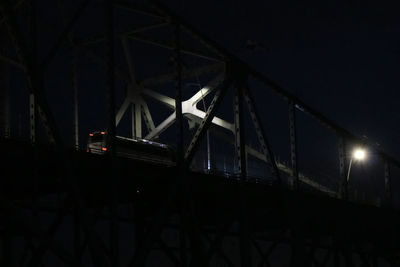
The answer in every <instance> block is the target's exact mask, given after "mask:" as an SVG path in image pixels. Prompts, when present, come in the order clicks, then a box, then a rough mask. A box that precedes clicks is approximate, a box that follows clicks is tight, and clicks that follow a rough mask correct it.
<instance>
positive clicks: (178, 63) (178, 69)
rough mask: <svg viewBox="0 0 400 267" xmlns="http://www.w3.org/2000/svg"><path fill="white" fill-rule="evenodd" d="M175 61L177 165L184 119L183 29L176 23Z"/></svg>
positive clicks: (179, 162)
mask: <svg viewBox="0 0 400 267" xmlns="http://www.w3.org/2000/svg"><path fill="white" fill-rule="evenodd" d="M174 26H175V27H174V38H175V39H174V42H175V47H174V61H175V113H176V122H175V123H176V127H177V132H176V137H177V138H176V148H177V150H176V152H177V165H178V166H181V165H182V162H183V124H182V121H183V118H182V58H181V40H180V39H181V36H180V35H181V29H180V25H179V24H178V23H177V22H175V25H174Z"/></svg>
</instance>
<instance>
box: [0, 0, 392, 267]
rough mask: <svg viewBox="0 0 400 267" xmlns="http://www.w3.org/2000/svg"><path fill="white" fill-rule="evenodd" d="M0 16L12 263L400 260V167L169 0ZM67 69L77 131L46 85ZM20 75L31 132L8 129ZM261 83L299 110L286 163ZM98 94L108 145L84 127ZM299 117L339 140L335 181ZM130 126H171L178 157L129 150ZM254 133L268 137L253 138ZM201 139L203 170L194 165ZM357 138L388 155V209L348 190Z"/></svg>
mask: <svg viewBox="0 0 400 267" xmlns="http://www.w3.org/2000/svg"><path fill="white" fill-rule="evenodd" d="M56 2H57V3H56ZM53 9H55V10H53ZM44 14H47V15H49V14H51V16H47V17H46V16H45V15H44ZM0 15H1V17H0V32H1V44H2V45H1V50H0V61H1V65H0V71H1V74H0V80H1V81H0V82H1V84H0V86H1V87H2V88H5V89H2V91H1V97H2V104H3V105H2V106H3V109H2V113H1V115H2V140H1V149H2V153H3V154H6V155H7V157H6V159H5V160H4V161H3V162H2V164H3V166H2V168H1V169H2V173H1V177H2V185H1V187H2V191H1V210H0V212H1V213H0V214H1V216H2V220H1V222H0V234H1V241H2V243H1V251H2V252H1V259H0V264H1V265H2V266H54V265H57V266H58V265H59V266H246V267H247V266H274V265H277V266H284V264H286V265H287V266H289V265H290V266H357V265H359V266H380V264H386V263H388V264H392V265H391V266H396V265H395V264H398V258H397V257H398V251H399V246H400V243H399V241H400V239H399V238H400V236H399V232H398V230H397V224H398V222H399V219H400V218H399V216H398V214H397V212H395V211H394V210H393V208H392V190H391V176H390V170H391V169H392V168H399V167H400V163H399V162H398V161H397V160H396V159H394V158H392V157H391V156H389V155H388V154H386V153H385V152H384V151H382V150H381V149H380V148H379V147H377V146H376V145H374V144H372V143H369V142H368V141H366V140H364V139H361V138H358V137H356V136H354V135H352V134H351V133H350V132H348V131H347V130H345V129H344V128H342V127H340V126H339V125H338V124H336V123H334V122H333V121H331V120H329V119H327V118H326V117H325V116H323V115H322V114H320V113H319V112H318V111H317V110H315V109H313V108H311V107H309V106H308V105H306V104H305V103H304V102H302V101H301V100H300V99H298V98H297V97H295V96H294V95H292V94H290V93H289V92H287V91H286V90H284V89H283V88H282V87H280V86H279V85H278V84H276V83H275V82H273V81H272V80H271V79H269V78H268V77H267V76H265V75H264V74H262V73H260V72H258V71H256V70H255V69H253V68H252V67H250V66H249V65H248V64H246V62H243V61H242V60H240V59H239V58H237V57H236V56H235V55H233V54H231V53H230V52H229V51H227V50H226V49H224V48H223V47H221V46H220V45H219V44H217V43H216V42H214V41H212V40H210V39H209V38H207V37H206V36H205V35H204V34H202V33H201V32H199V31H198V30H196V29H195V28H194V27H192V26H191V25H190V24H189V23H187V22H186V21H185V20H184V19H182V18H181V17H180V16H178V15H176V14H174V12H173V11H171V10H170V9H168V7H166V6H164V5H163V4H161V3H158V2H156V1H150V2H149V3H147V2H146V3H142V2H140V1H125V0H103V1H100V0H99V1H96V0H92V1H89V0H82V1H74V3H69V2H67V1H65V2H64V1H62V0H59V1H55V3H48V1H39V0H20V1H16V2H13V1H9V0H2V1H0ZM49 17H51V18H49ZM139 50H140V51H141V52H136V53H135V51H139ZM66 61H68V62H67V64H66ZM83 65H84V66H83ZM65 66H67V68H68V71H66V70H65ZM94 69H95V70H96V74H87V75H88V76H84V75H85V74H84V73H86V72H87V73H89V72H91V71H93V70H94ZM160 69H161V71H159V70H160ZM54 70H57V72H56V74H55V72H54ZM166 70H167V71H166ZM65 73H67V74H65ZM99 73H101V74H100V75H99ZM58 75H59V76H58ZM64 76H65V77H67V80H68V82H67V83H68V90H69V91H70V92H72V93H71V94H70V95H71V100H70V101H69V102H68V101H67V103H68V106H70V107H72V108H71V109H70V111H71V112H70V113H71V114H72V115H71V118H72V122H73V127H72V128H73V134H72V135H69V134H67V135H66V134H64V132H63V131H62V130H60V128H63V123H64V122H63V121H62V119H60V115H59V114H56V112H54V109H55V108H54V105H51V104H52V103H51V101H52V98H51V97H50V96H49V95H52V93H55V94H56V95H57V97H58V98H60V97H61V95H62V94H63V93H62V92H61V90H59V92H56V91H57V88H55V89H53V88H49V87H51V86H50V85H54V81H55V82H56V83H59V84H61V83H64V82H65V80H63V79H64V78H65V77H64ZM89 79H91V80H96V81H95V82H93V83H87V82H86V81H85V80H89ZM13 80H15V81H17V80H18V81H21V80H23V81H24V82H25V87H26V89H27V92H28V94H27V95H28V96H29V97H26V99H27V101H26V102H27V103H28V101H29V109H28V110H29V121H27V124H28V125H29V142H26V140H16V139H15V138H13V135H12V132H13V131H10V128H12V126H11V122H10V121H12V120H15V118H14V116H13V114H12V112H10V106H11V105H12V104H11V101H10V97H13V93H12V92H9V91H10V89H9V88H11V86H10V83H11V81H13ZM193 80H194V81H196V83H195V86H192V87H194V88H191V89H190V90H189V89H187V88H186V87H187V85H188V84H189V87H190V83H189V82H193ZM200 80H201V81H202V82H200ZM203 81H207V82H204V83H203ZM250 81H257V82H258V83H259V84H261V85H262V87H264V88H268V89H269V90H272V91H273V92H274V93H276V94H277V95H278V96H279V97H280V98H281V99H283V100H284V101H285V103H286V105H287V118H288V122H289V127H288V132H287V135H288V137H289V138H288V147H290V151H289V155H290V164H284V163H282V162H280V161H278V160H277V158H276V155H275V154H274V152H273V149H272V146H271V143H270V139H269V138H268V131H267V130H268V129H267V128H266V127H265V125H264V124H263V122H262V116H261V115H262V114H261V113H260V112H259V111H258V109H257V105H256V100H255V97H254V91H253V88H251V83H250ZM99 84H101V86H100V85H99ZM60 87H61V85H60ZM86 87H88V88H86ZM89 87H90V88H89ZM7 90H8V91H7ZM86 91H90V92H91V94H94V95H105V96H106V97H105V99H106V101H105V102H104V103H99V104H100V105H102V104H104V106H105V107H106V108H105V118H102V123H103V126H104V128H105V129H107V133H108V135H107V137H108V139H109V140H108V142H109V144H110V147H109V151H108V153H107V154H106V155H93V154H90V153H86V152H84V151H82V148H83V144H82V141H81V137H82V133H81V132H82V130H81V129H82V128H83V127H84V125H83V126H82V124H84V123H86V122H85V120H83V119H80V118H81V117H82V116H85V112H87V109H85V108H84V107H82V104H81V103H82V101H81V97H80V95H82V94H83V93H84V92H86ZM121 91H123V92H124V93H123V95H122V97H121V96H120V92H121ZM53 96H54V95H53ZM24 97H25V96H24ZM18 98H23V97H21V96H19V97H18ZM61 98H62V97H61ZM94 99H96V98H94ZM119 99H121V101H119ZM18 100H20V99H18ZM20 102H21V103H24V101H22V100H21V101H20ZM119 102H120V103H119ZM227 102H229V103H228V104H226V103H227ZM96 105H98V104H97V103H92V105H90V106H96ZM159 106H162V107H159ZM226 106H228V108H226ZM164 109H165V110H167V111H165V112H164ZM227 109H229V111H227ZM299 113H301V114H306V115H307V116H308V117H310V118H312V120H314V121H316V122H318V123H319V124H320V125H322V126H323V127H326V128H327V129H328V130H329V131H330V132H331V133H333V134H334V135H335V136H337V139H338V141H339V142H338V143H339V147H338V151H339V153H338V154H339V155H338V158H339V164H340V166H339V170H340V177H339V183H340V188H339V190H336V189H332V188H330V187H328V186H324V185H323V184H321V183H318V181H317V180H316V179H314V178H311V177H309V176H307V175H305V174H303V173H301V172H300V171H299V169H298V165H299V164H298V157H299V155H298V154H299V153H298V144H297V143H298V141H297V137H298V133H297V127H298V126H297V121H296V120H297V115H298V114H299ZM227 114H228V115H227ZM156 117H157V118H156ZM124 118H125V126H124ZM127 119H128V120H129V119H130V120H129V121H127ZM87 120H88V119H87ZM93 120H94V119H93ZM88 121H89V120H88ZM186 123H188V125H189V127H186V126H185V125H186ZM126 125H128V126H129V128H130V134H131V137H132V138H134V139H142V138H144V139H146V140H158V139H159V140H163V139H162V136H168V135H169V136H171V135H172V136H173V140H174V141H173V145H174V147H175V148H176V166H173V167H165V166H164V167H163V166H158V165H154V164H152V163H150V162H142V161H135V160H130V159H126V158H121V157H117V156H116V149H115V144H114V142H115V136H116V135H117V133H119V132H120V131H123V130H124V129H123V128H126ZM10 132H11V133H10ZM250 134H254V136H255V140H256V141H257V145H256V147H257V148H254V147H252V146H250V145H249V142H248V140H249V138H247V137H248V135H250ZM285 134H286V133H285ZM210 135H212V136H215V137H216V138H218V140H221V142H225V143H224V144H225V145H227V146H228V145H229V146H230V148H231V149H232V151H233V157H234V166H233V168H232V171H231V172H218V171H217V170H215V167H212V168H211V167H210V164H211V163H210V161H211V158H212V157H214V155H211V154H212V153H211V152H210V143H209V140H210ZM70 136H73V137H72V138H70ZM204 140H207V159H208V164H209V166H208V170H207V172H203V171H199V170H198V169H199V168H198V166H196V160H195V159H196V155H197V156H198V154H199V153H200V152H199V151H201V150H202V149H204V144H203V143H204ZM71 142H73V146H70V145H69V143H71ZM348 144H360V145H364V146H368V147H369V148H370V149H371V150H373V151H374V152H376V154H377V155H378V156H379V157H380V159H381V160H382V162H383V163H384V170H383V171H382V176H383V179H382V180H383V181H384V188H385V194H384V205H383V207H381V208H377V207H373V206H365V205H361V204H357V203H354V202H349V201H348V200H349V199H350V195H349V192H348V187H349V186H348V184H347V183H348V180H347V179H346V171H347V169H348V166H347V159H346V151H347V150H348ZM231 154H232V152H231ZM249 157H252V158H254V159H256V160H258V161H259V162H261V163H260V164H261V166H263V168H264V169H265V172H264V174H265V177H261V178H257V179H256V180H254V179H252V177H251V175H249V169H250V168H249V161H248V158H249ZM21 166H23V168H21ZM287 183H288V185H287ZM300 185H305V186H307V188H311V191H312V192H314V194H308V193H305V192H302V191H301V190H300V189H299V188H300ZM273 255H275V256H273ZM382 266H388V265H382Z"/></svg>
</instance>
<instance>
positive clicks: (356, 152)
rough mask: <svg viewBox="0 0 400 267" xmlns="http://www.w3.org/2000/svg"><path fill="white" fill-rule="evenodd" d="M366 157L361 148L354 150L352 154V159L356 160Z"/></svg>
mask: <svg viewBox="0 0 400 267" xmlns="http://www.w3.org/2000/svg"><path fill="white" fill-rule="evenodd" d="M365 156H366V153H365V150H364V149H362V148H356V149H355V150H354V152H353V157H354V159H356V160H364V159H365Z"/></svg>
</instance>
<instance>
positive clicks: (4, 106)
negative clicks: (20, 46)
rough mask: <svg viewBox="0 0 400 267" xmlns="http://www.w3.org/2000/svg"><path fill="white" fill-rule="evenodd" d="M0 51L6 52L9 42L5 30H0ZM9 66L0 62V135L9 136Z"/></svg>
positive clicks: (4, 53)
mask: <svg viewBox="0 0 400 267" xmlns="http://www.w3.org/2000/svg"><path fill="white" fill-rule="evenodd" d="M0 43H1V44H0V52H1V53H2V54H3V55H6V54H7V48H8V46H9V42H8V41H7V40H6V31H5V30H0ZM9 74H10V73H9V66H8V64H6V63H4V62H0V101H1V102H0V104H1V111H0V123H1V125H0V129H1V133H0V135H1V136H3V137H5V138H8V137H10V103H9V101H10V98H9V85H10V84H9Z"/></svg>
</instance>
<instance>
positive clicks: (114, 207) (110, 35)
mask: <svg viewBox="0 0 400 267" xmlns="http://www.w3.org/2000/svg"><path fill="white" fill-rule="evenodd" d="M104 8H105V10H104V11H105V28H106V44H105V45H106V60H107V67H108V68H107V69H108V84H107V99H106V103H107V115H108V118H107V119H108V127H107V128H108V131H107V144H108V153H109V160H110V177H109V178H110V181H111V187H110V255H111V257H110V258H111V261H110V262H111V264H110V265H111V266H113V267H118V266H119V256H118V254H119V227H118V199H117V195H118V194H117V190H118V188H117V185H118V183H117V179H118V176H117V175H114V170H115V169H114V168H113V164H114V155H115V147H114V139H115V70H114V68H115V56H114V14H113V13H114V9H113V3H112V0H107V1H106V2H105V3H104Z"/></svg>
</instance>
